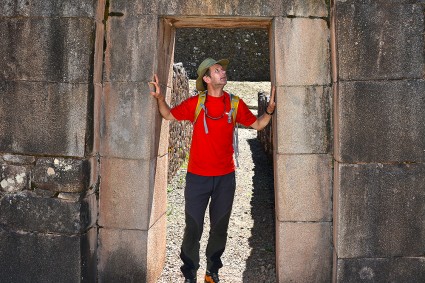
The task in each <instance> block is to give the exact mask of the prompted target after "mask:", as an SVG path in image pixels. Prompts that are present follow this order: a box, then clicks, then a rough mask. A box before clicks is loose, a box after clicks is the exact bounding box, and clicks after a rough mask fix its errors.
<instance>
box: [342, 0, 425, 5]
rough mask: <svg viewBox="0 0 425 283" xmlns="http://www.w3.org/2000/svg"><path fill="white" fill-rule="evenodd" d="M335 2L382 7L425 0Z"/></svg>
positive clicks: (348, 0) (424, 1)
mask: <svg viewBox="0 0 425 283" xmlns="http://www.w3.org/2000/svg"><path fill="white" fill-rule="evenodd" d="M335 2H343V3H345V4H365V5H376V4H378V5H381V4H417V3H425V0H361V1H358V0H336V1H335ZM338 5H339V4H338Z"/></svg>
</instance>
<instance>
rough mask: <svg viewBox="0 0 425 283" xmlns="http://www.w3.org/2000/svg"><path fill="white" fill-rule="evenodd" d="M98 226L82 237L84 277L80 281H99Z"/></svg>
mask: <svg viewBox="0 0 425 283" xmlns="http://www.w3.org/2000/svg"><path fill="white" fill-rule="evenodd" d="M98 230H99V229H98V228H97V227H94V228H91V229H89V230H88V231H87V233H86V234H84V235H83V236H82V237H81V238H82V239H81V259H82V262H83V263H84V264H82V266H81V273H82V278H81V281H79V282H97V281H98V280H97V258H98V257H97V251H98V248H97V240H98V237H97V235H98Z"/></svg>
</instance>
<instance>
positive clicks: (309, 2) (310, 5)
mask: <svg viewBox="0 0 425 283" xmlns="http://www.w3.org/2000/svg"><path fill="white" fill-rule="evenodd" d="M327 2H329V1H326V0H284V1H283V11H284V13H286V15H287V16H296V17H327V16H328V5H327V4H326V3H327Z"/></svg>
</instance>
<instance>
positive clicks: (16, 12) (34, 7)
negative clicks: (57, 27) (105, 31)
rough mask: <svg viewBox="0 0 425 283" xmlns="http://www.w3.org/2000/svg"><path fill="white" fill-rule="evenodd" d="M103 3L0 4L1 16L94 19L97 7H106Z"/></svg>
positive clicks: (10, 0) (40, 0)
mask: <svg viewBox="0 0 425 283" xmlns="http://www.w3.org/2000/svg"><path fill="white" fill-rule="evenodd" d="M103 2H104V0H84V1H81V0H38V1H17V0H4V1H2V2H1V3H0V16H4V17H16V16H26V17H28V16H30V17H90V18H93V17H94V16H95V11H96V8H97V5H102V4H103V5H105V4H104V3H103Z"/></svg>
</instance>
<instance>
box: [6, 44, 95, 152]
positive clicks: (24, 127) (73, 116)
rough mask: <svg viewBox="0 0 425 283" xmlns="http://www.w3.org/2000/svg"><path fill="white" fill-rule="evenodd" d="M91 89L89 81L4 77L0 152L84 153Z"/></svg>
mask: <svg viewBox="0 0 425 283" xmlns="http://www.w3.org/2000/svg"><path fill="white" fill-rule="evenodd" d="M0 42H1V41H0ZM0 44H1V43H0ZM0 49H1V48H0ZM0 64H1V63H0ZM0 69H1V67H0ZM88 92H89V87H88V85H85V84H61V83H59V84H57V83H45V82H22V81H21V82H17V81H9V82H7V81H1V80H0V93H1V94H2V97H1V99H2V100H1V103H0V121H2V122H1V123H0V151H3V152H10V153H13V152H17V153H21V154H22V153H25V154H50V155H68V156H80V157H82V156H84V148H85V136H86V134H85V133H86V131H90V129H87V123H86V113H87V103H88V102H87V100H88V97H89V95H88Z"/></svg>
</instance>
